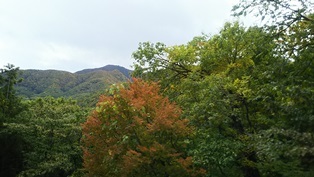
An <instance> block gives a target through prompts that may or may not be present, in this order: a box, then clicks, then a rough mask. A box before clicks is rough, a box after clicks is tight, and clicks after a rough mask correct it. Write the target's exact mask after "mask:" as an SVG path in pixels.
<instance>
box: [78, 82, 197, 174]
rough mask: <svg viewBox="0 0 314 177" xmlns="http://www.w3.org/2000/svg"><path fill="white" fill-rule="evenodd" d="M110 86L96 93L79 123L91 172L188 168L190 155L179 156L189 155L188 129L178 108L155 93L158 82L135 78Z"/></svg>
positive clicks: (156, 171)
mask: <svg viewBox="0 0 314 177" xmlns="http://www.w3.org/2000/svg"><path fill="white" fill-rule="evenodd" d="M114 90H115V92H114V93H113V94H114V95H113V96H101V97H100V99H99V103H98V104H97V107H96V109H95V111H93V113H92V114H91V116H90V117H89V118H88V120H87V121H86V122H85V123H84V124H83V134H84V138H83V140H82V141H83V149H84V156H83V159H84V167H85V169H86V170H87V171H88V172H89V175H91V176H93V175H97V174H107V176H130V175H135V176H154V175H155V176H156V174H168V175H170V174H173V175H170V176H176V175H175V173H176V174H177V172H175V171H178V170H179V171H181V172H182V174H188V173H189V172H188V169H189V168H192V165H191V163H192V161H191V160H188V161H187V160H185V161H184V160H180V159H187V155H186V153H185V152H184V151H183V150H184V146H185V143H184V142H185V141H184V140H185V139H186V138H188V136H189V134H190V133H191V132H192V130H191V128H190V127H188V120H186V119H181V118H180V115H181V109H180V108H179V107H178V106H177V105H175V104H173V103H171V102H170V101H169V100H168V99H167V98H165V97H162V96H161V95H160V94H159V86H158V84H157V83H147V82H144V81H142V80H140V79H136V78H134V79H133V82H132V83H130V84H129V85H128V87H125V88H124V87H117V88H115V89H114ZM189 159H191V158H189ZM109 174H110V175H109Z"/></svg>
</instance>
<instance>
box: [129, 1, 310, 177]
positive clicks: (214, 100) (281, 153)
mask: <svg viewBox="0 0 314 177" xmlns="http://www.w3.org/2000/svg"><path fill="white" fill-rule="evenodd" d="M256 2H257V1H256ZM258 2H259V1H258ZM276 2H277V1H276ZM242 3H245V1H243V2H242ZM265 3H270V1H265ZM253 5H254V4H253ZM308 17H309V18H310V17H311V15H310V16H308ZM312 28H313V27H312V23H311V22H309V21H308V20H306V19H305V20H304V21H298V22H297V23H295V24H293V25H290V26H289V30H287V31H286V32H285V33H282V34H281V39H287V40H285V44H282V43H280V42H279V39H280V38H278V37H277V36H275V35H273V34H274V33H273V31H269V29H268V28H266V29H265V28H260V27H250V28H247V29H246V28H244V27H243V26H241V25H240V24H239V23H238V22H235V23H226V24H225V26H224V27H223V28H222V30H221V31H220V33H219V34H217V35H214V36H206V35H203V36H200V37H196V38H194V39H193V40H192V41H191V42H189V43H188V44H186V45H181V46H173V47H165V45H163V46H164V47H163V48H161V49H162V50H159V45H154V44H149V43H147V44H145V45H143V44H140V47H139V50H138V51H136V52H135V53H134V55H133V57H134V58H135V60H136V63H135V65H136V69H135V71H134V74H135V75H136V76H144V77H143V78H144V79H147V80H157V81H159V83H160V84H161V86H162V90H163V94H165V95H167V96H169V97H170V99H171V100H174V101H176V102H177V103H178V104H179V105H180V106H181V107H182V109H183V117H185V118H188V119H189V120H190V123H191V124H192V125H194V126H195V128H196V136H195V138H194V139H193V141H192V142H193V143H190V146H189V150H190V153H191V154H192V155H193V157H194V163H195V165H198V166H201V167H203V168H204V169H206V171H208V172H209V173H208V174H207V175H208V176H311V175H313V170H312V169H313V165H314V162H313V157H314V156H313V148H312V147H313V143H312V142H314V141H313V138H312V137H313V133H314V132H313V122H314V119H313V115H314V112H313V108H312V102H313V101H314V97H313V95H314V94H313V88H314V82H313V78H314V77H313V73H314V72H313V68H314V67H313V62H312V59H313V38H312V37H313V35H312V32H313V30H312ZM283 37H285V38H283ZM156 51H158V52H159V53H158V52H156ZM295 51H296V52H295ZM289 52H290V53H293V55H287V54H288V53H289ZM165 76H167V77H165Z"/></svg>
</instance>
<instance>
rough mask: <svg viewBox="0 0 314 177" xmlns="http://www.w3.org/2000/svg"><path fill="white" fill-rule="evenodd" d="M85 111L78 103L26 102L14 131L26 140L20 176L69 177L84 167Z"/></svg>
mask: <svg viewBox="0 0 314 177" xmlns="http://www.w3.org/2000/svg"><path fill="white" fill-rule="evenodd" d="M85 116H86V115H85V111H84V109H82V108H81V107H79V106H78V105H77V103H76V101H74V100H71V99H65V98H52V97H44V98H37V99H35V100H29V101H27V110H26V111H24V112H22V113H21V114H20V115H19V116H18V117H17V120H16V123H15V124H11V128H12V129H14V130H15V131H16V132H18V134H20V135H21V136H22V137H23V140H24V142H25V143H26V144H27V146H25V147H24V149H23V163H24V167H23V171H22V172H21V173H20V174H19V175H18V176H45V177H49V176H51V177H52V176H69V175H71V174H72V173H73V172H75V171H76V170H78V169H80V168H81V164H82V151H81V148H80V138H81V128H80V124H81V123H82V122H84V120H85V119H84V117H85Z"/></svg>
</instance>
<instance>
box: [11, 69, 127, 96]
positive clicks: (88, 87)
mask: <svg viewBox="0 0 314 177" xmlns="http://www.w3.org/2000/svg"><path fill="white" fill-rule="evenodd" d="M130 72H131V71H130V70H128V69H125V68H123V67H121V66H114V65H108V66H105V67H102V68H95V69H86V70H82V71H79V72H76V73H70V72H67V71H58V70H21V74H20V77H21V78H22V79H23V81H22V82H21V83H19V84H17V85H16V90H17V93H18V94H19V95H21V96H23V97H26V98H34V97H43V96H53V97H61V96H63V97H72V98H75V99H77V100H79V101H83V100H86V99H89V97H90V96H91V95H95V94H96V95H97V93H100V92H104V90H105V89H106V88H108V87H109V86H110V85H112V84H115V83H121V82H126V81H128V80H129V78H130V75H129V73H130ZM96 97H98V95H97V96H96Z"/></svg>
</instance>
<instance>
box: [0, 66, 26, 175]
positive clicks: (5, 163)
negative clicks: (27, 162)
mask: <svg viewBox="0 0 314 177" xmlns="http://www.w3.org/2000/svg"><path fill="white" fill-rule="evenodd" d="M18 71H19V68H16V67H14V65H12V64H8V65H7V66H5V68H4V69H0V142H1V146H0V163H1V164H0V176H7V177H10V176H16V175H17V174H18V173H19V172H20V171H21V169H22V167H23V163H22V159H23V156H22V149H23V145H24V141H23V139H22V138H21V136H20V135H19V134H17V133H16V132H15V131H13V130H12V129H10V127H9V126H8V122H12V120H13V119H14V118H15V116H16V115H18V114H19V113H20V112H21V111H22V110H23V107H24V106H23V104H21V100H20V98H18V97H17V96H16V94H15V88H14V85H15V84H17V83H18V82H20V80H19V79H18Z"/></svg>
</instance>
